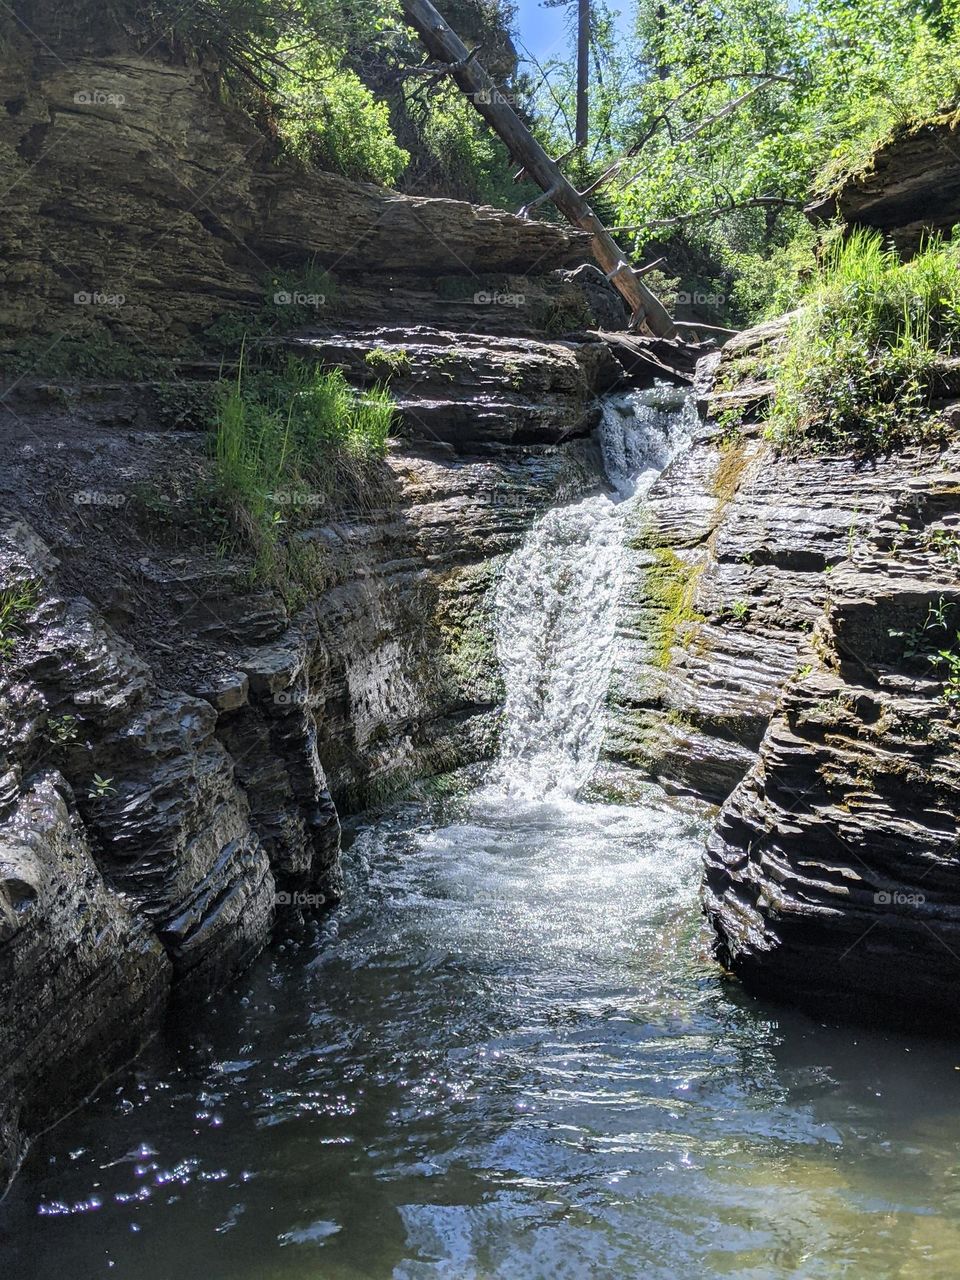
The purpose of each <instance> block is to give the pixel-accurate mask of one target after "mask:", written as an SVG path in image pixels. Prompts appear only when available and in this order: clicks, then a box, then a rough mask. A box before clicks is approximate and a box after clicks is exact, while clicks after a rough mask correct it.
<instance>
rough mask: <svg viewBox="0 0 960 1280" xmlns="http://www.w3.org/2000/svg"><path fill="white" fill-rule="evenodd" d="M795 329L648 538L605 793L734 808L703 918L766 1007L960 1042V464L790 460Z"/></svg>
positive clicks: (720, 375) (641, 524)
mask: <svg viewBox="0 0 960 1280" xmlns="http://www.w3.org/2000/svg"><path fill="white" fill-rule="evenodd" d="M783 328H784V325H783V322H780V323H778V324H771V325H766V326H761V327H760V328H759V329H757V330H754V331H753V332H752V333H748V334H744V335H741V336H740V337H739V338H738V339H735V340H734V341H733V342H732V343H730V344H729V345H728V347H727V348H725V350H724V353H723V356H722V358H721V361H720V364H719V367H718V369H717V370H716V374H715V382H714V390H713V392H712V394H711V395H710V396H709V397H708V399H707V402H706V405H705V407H706V409H707V417H706V422H705V424H704V427H703V429H702V431H701V433H700V434H699V436H698V437H697V439H696V440H695V441H694V443H693V446H692V447H691V449H690V450H689V452H687V453H686V454H684V455H682V456H681V457H679V458H678V459H677V460H676V461H675V462H674V464H673V465H672V466H671V467H670V468H669V469H668V471H667V472H666V473H665V474H664V475H663V476H662V477H661V479H660V480H659V481H658V482H657V484H656V485H655V486H654V488H653V490H652V492H651V495H650V497H649V499H648V501H647V504H646V508H645V510H644V512H643V513H642V519H641V520H640V521H638V522H637V525H636V527H635V528H634V531H633V536H632V544H631V547H630V549H629V556H630V560H629V572H628V590H627V592H626V593H625V598H624V600H623V603H622V606H621V619H620V634H621V652H620V660H619V663H618V667H617V669H616V671H615V679H614V684H613V687H612V689H611V696H610V700H609V706H608V713H607V726H606V736H605V742H604V759H603V761H602V765H601V768H600V770H599V771H598V775H597V778H596V780H595V784H596V786H597V788H598V789H599V790H601V791H603V792H606V793H607V794H611V793H612V794H613V795H616V796H627V797H629V795H630V794H631V788H632V786H633V784H634V782H635V780H636V779H637V778H638V777H643V776H645V774H646V773H648V772H649V773H652V774H653V775H654V776H656V777H658V778H659V779H660V780H661V781H662V782H663V783H664V784H665V785H666V786H667V787H669V788H672V789H676V790H681V791H688V792H692V793H694V794H697V795H700V796H703V797H706V798H708V799H711V800H714V801H716V802H723V801H725V803H724V805H723V808H722V810H721V812H720V815H719V818H718V820H717V824H716V828H715V831H714V834H713V835H712V837H711V840H710V844H709V850H708V853H707V860H706V875H705V884H704V905H705V909H706V912H707V915H708V917H709V919H710V921H711V924H712V925H713V927H714V930H715V933H716V936H717V940H718V942H717V951H718V955H719V957H720V958H721V960H722V961H723V962H724V963H725V964H726V965H728V966H729V967H730V968H731V969H732V970H733V971H734V972H735V973H736V974H737V975H738V976H740V977H741V978H742V979H743V980H744V982H745V983H746V984H748V985H749V986H750V987H751V988H752V989H754V990H758V991H762V992H764V993H766V994H768V995H773V996H777V997H780V998H785V999H788V1000H790V1001H792V1002H794V1003H798V1004H803V1005H805V1006H807V1007H809V1008H811V1009H812V1010H814V1011H815V1012H816V1013H817V1014H818V1015H819V1016H838V1017H852V1018H855V1019H863V1018H865V1017H870V1018H876V1019H879V1020H883V1021H885V1022H897V1023H900V1024H903V1025H908V1026H926V1025H930V1024H933V1025H935V1026H937V1027H938V1028H939V1029H941V1030H942V1029H943V1028H944V1026H945V1025H946V1026H949V1027H950V1028H952V1027H953V1026H954V1021H955V1018H954V1014H953V1009H954V1003H955V1002H954V990H955V983H956V980H957V978H958V977H960V933H958V926H960V906H958V903H960V895H958V891H957V890H958V881H957V874H958V856H960V796H958V794H957V787H958V781H960V772H958V764H957V761H958V759H960V756H958V747H960V719H958V715H957V707H958V698H960V686H958V685H957V683H956V680H955V674H956V671H957V670H958V669H960V557H958V548H960V474H958V461H960V454H958V452H957V450H956V448H955V447H954V446H951V447H950V448H946V449H943V450H940V449H935V448H928V449H926V450H923V451H920V450H905V451H903V452H901V453H898V454H896V455H892V456H889V457H885V458H880V459H876V460H873V461H869V462H868V461H864V460H862V459H856V458H853V457H850V456H845V455H836V456H831V455H825V454H800V455H787V454H781V453H778V452H777V450H776V449H775V448H774V446H773V445H772V444H771V443H769V442H768V441H767V440H766V439H765V438H764V436H763V432H762V428H761V425H760V422H759V418H760V417H761V416H762V415H761V412H760V411H761V410H762V406H763V403H764V401H765V399H766V398H767V397H768V396H769V394H770V390H771V385H770V383H769V381H768V379H767V372H766V371H767V369H768V367H769V363H770V359H771V356H772V355H773V354H774V353H775V350H776V346H777V344H778V343H779V342H780V341H781V339H782V334H783ZM731 408H735V409H745V410H746V421H745V424H744V425H743V426H741V427H739V428H737V429H736V430H734V431H731V429H730V428H729V427H724V426H722V425H721V422H723V421H724V419H723V418H722V416H721V415H723V414H724V412H725V411H726V410H729V409H731ZM944 412H945V413H946V415H947V417H948V419H949V420H950V421H955V419H956V408H955V407H953V408H951V407H949V406H947V407H945V409H944ZM945 1020H946V1022H945Z"/></svg>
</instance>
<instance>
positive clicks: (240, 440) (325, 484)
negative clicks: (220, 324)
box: [215, 357, 395, 585]
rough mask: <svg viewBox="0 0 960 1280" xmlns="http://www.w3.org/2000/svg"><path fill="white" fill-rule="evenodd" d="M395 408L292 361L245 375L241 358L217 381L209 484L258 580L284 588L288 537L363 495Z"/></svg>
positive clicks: (381, 394) (291, 558) (290, 560)
mask: <svg viewBox="0 0 960 1280" xmlns="http://www.w3.org/2000/svg"><path fill="white" fill-rule="evenodd" d="M394 410H395V406H394V403H393V400H392V398H391V397H390V395H389V394H388V392H387V391H386V390H385V389H384V388H382V387H377V388H374V389H373V390H370V391H366V392H363V393H358V392H356V391H354V390H353V388H351V387H350V386H349V384H348V383H347V381H346V379H345V378H344V376H343V373H342V372H341V371H340V370H339V369H335V370H333V371H331V372H327V371H324V370H322V369H320V368H318V367H317V366H315V365H312V364H309V363H306V362H303V361H299V360H295V359H292V358H291V359H289V360H288V361H287V362H286V364H285V365H284V366H283V367H282V368H281V369H279V370H272V369H269V368H261V369H250V368H247V367H246V366H245V363H244V360H243V357H241V361H240V367H239V370H238V373H237V376H236V379H235V380H234V381H232V382H230V383H224V384H221V395H220V404H219V408H218V413H217V423H216V452H215V478H216V489H217V494H218V496H219V498H220V499H221V501H223V502H224V503H225V505H226V507H227V509H228V511H229V513H230V515H231V518H232V521H233V524H234V527H235V528H236V530H237V532H238V534H239V535H240V538H241V540H242V542H243V543H245V544H246V545H247V546H248V547H249V548H250V549H251V550H252V552H253V554H254V556H255V563H256V571H257V576H258V577H265V578H268V579H271V580H274V581H278V583H279V585H282V584H283V581H284V580H285V579H286V578H287V577H288V576H289V573H290V572H291V571H295V570H296V568H297V563H296V562H297V561H298V559H299V557H298V555H297V551H298V550H300V549H296V550H295V549H293V548H291V547H289V546H288V535H289V534H291V533H293V532H295V531H296V529H297V528H298V526H299V527H303V526H305V525H309V524H316V523H317V521H318V517H320V516H322V515H326V514H329V509H330V508H331V506H333V505H335V504H338V503H339V504H342V503H343V502H345V501H346V502H349V501H351V500H353V501H358V500H360V499H361V498H362V493H363V489H364V485H365V483H366V481H367V479H368V476H369V471H370V467H371V464H373V463H374V461H375V460H376V459H379V458H382V457H383V455H384V453H385V451H386V444H387V437H388V435H389V432H390V426H391V423H392V422H393V416H394Z"/></svg>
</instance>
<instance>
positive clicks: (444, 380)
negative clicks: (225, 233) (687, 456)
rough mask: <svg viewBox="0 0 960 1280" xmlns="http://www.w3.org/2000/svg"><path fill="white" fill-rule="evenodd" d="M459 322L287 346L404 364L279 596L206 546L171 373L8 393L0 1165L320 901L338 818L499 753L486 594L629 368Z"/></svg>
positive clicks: (200, 450)
mask: <svg viewBox="0 0 960 1280" xmlns="http://www.w3.org/2000/svg"><path fill="white" fill-rule="evenodd" d="M454 337H455V335H453V334H451V333H450V332H447V331H443V330H439V329H435V328H418V329H416V330H412V331H401V330H398V329H391V330H386V331H372V332H371V331H364V330H358V329H354V330H350V331H348V332H345V333H344V334H342V335H340V337H339V338H337V337H336V336H335V335H331V334H330V333H324V334H322V335H320V336H314V337H311V336H310V335H308V334H301V335H299V336H298V337H296V338H295V339H290V340H289V341H290V342H291V343H292V344H293V345H295V346H296V348H297V350H298V351H299V352H300V354H302V355H304V356H306V357H308V358H312V359H315V360H318V361H320V362H322V363H323V364H325V365H327V366H334V365H336V366H340V367H343V368H346V369H347V370H349V371H350V372H351V373H352V375H353V377H354V380H356V381H358V382H362V381H363V380H364V379H365V378H371V377H373V376H374V371H373V369H372V368H371V366H370V365H369V364H368V362H367V361H366V360H365V354H366V353H369V352H371V351H375V352H377V353H379V355H380V357H381V358H383V355H384V353H389V352H390V351H391V350H396V351H398V352H399V351H401V350H402V351H403V352H404V353H405V359H406V360H407V361H408V366H409V367H408V368H407V370H406V372H405V373H404V374H403V375H402V376H400V377H398V379H397V381H396V384H395V392H396V395H397V398H398V400H399V402H400V404H401V405H402V416H401V420H400V423H399V431H400V434H399V436H398V438H397V439H396V440H395V441H394V442H393V444H392V446H391V449H390V451H389V453H388V455H387V457H386V459H385V460H384V461H383V463H382V464H380V465H379V468H378V470H377V471H376V472H375V473H373V474H371V476H370V477H369V484H368V493H369V502H368V503H367V504H366V505H365V506H364V507H363V509H351V508H349V507H346V508H344V507H340V508H336V509H333V510H324V511H323V512H322V521H323V522H322V523H320V522H319V521H318V522H317V524H316V525H308V526H307V527H305V528H302V529H300V530H299V531H298V533H297V534H296V537H297V539H298V540H300V542H301V543H302V546H303V548H304V549H305V554H306V553H307V552H309V553H310V554H311V555H314V556H315V557H317V560H318V563H320V564H321V565H322V575H321V579H320V585H319V586H318V589H317V592H316V594H315V595H311V596H310V597H309V598H308V599H306V600H305V601H304V603H303V604H302V605H299V606H298V607H297V608H295V609H293V608H291V607H289V606H287V605H285V604H284V602H283V600H282V599H281V598H280V597H279V596H278V595H277V594H275V593H274V591H273V590H272V589H271V588H270V587H269V586H268V585H266V584H263V583H261V584H259V585H257V584H254V586H253V587H251V584H250V579H249V572H248V571H249V566H247V565H245V564H244V563H242V562H240V561H235V560H231V559H230V558H229V557H227V558H224V557H223V556H222V555H220V554H218V551H217V540H218V537H219V534H218V533H217V529H216V526H211V525H210V523H209V517H208V514H207V513H206V512H205V510H204V503H203V501H202V499H198V494H199V493H200V492H201V491H202V484H203V481H204V476H205V475H206V473H207V470H208V467H209V463H208V455H207V445H206V439H205V436H204V435H203V434H202V433H195V432H192V431H189V430H182V429H179V427H178V426H171V425H170V422H169V416H170V415H169V406H167V405H166V404H165V402H164V400H163V397H162V396H159V395H158V393H159V391H160V389H159V388H157V389H153V390H152V389H151V388H148V387H141V388H132V389H130V391H129V392H126V391H124V390H123V389H122V388H119V387H111V386H93V385H88V384H80V383H76V384H69V385H65V384H61V385H59V386H57V387H55V388H53V387H50V386H39V385H37V384H29V385H27V384H23V385H22V386H21V387H20V388H18V389H17V393H16V394H15V395H14V396H12V397H11V399H10V400H9V401H8V402H7V403H8V406H9V409H10V412H9V413H8V415H7V417H6V419H5V421H4V424H3V426H2V428H0V476H2V480H0V503H2V507H3V512H4V521H3V525H2V536H0V590H2V592H3V595H2V597H0V604H2V605H8V606H9V609H8V612H7V614H6V615H5V617H4V627H3V632H2V634H0V643H2V646H3V651H2V654H0V671H2V676H3V681H2V688H0V730H2V736H3V741H4V748H5V760H4V766H3V769H4V774H3V782H2V788H0V1021H2V1022H3V1025H4V1028H5V1037H4V1043H3V1047H2V1050H0V1132H2V1134H3V1147H2V1150H3V1160H4V1165H3V1168H4V1170H5V1171H6V1172H9V1171H10V1169H11V1168H12V1167H13V1166H14V1165H15V1163H16V1160H17V1158H18V1155H19V1153H20V1152H22V1149H23V1145H24V1142H25V1141H26V1140H27V1138H28V1137H29V1135H30V1133H32V1132H34V1131H36V1129H37V1128H39V1127H42V1126H43V1125H45V1124H46V1123H48V1122H49V1121H50V1119H52V1118H54V1117H55V1116H56V1115H57V1114H58V1113H59V1112H60V1111H61V1110H62V1109H63V1107H64V1106H65V1105H67V1104H68V1103H69V1102H71V1101H73V1100H75V1098H76V1096H77V1092H76V1091H74V1090H73V1089H72V1088H67V1087H65V1086H63V1085H62V1082H63V1081H65V1080H68V1079H74V1078H75V1079H76V1080H77V1082H78V1083H77V1089H80V1088H88V1087H90V1086H91V1085H92V1084H94V1083H96V1081H97V1080H98V1079H99V1078H101V1077H102V1075H103V1074H104V1073H105V1071H106V1070H108V1069H109V1067H110V1066H112V1065H114V1064H115V1063H116V1062H117V1061H118V1060H120V1059H121V1058H122V1057H124V1056H129V1055H130V1054H132V1053H133V1052H135V1051H136V1049H137V1048H138V1047H139V1045H140V1044H142V1042H143V1040H144V1039H145V1038H146V1037H147V1036H149V1035H150V1034H153V1033H154V1032H155V1031H156V1030H157V1028H158V1027H159V1025H160V1023H161V1020H162V1016H163V1011H164V1009H165V1008H166V1007H167V1005H168V1003H169V1001H170V1000H172V999H177V1000H181V1001H182V1000H195V999H197V998H200V997H202V996H204V995H206V994H207V993H208V992H210V991H211V990H213V989H214V988H215V987H216V986H218V985H220V984H221V983H223V982H224V981H226V980H228V979H229V978H230V976H231V975H232V974H234V973H235V972H236V971H237V969H238V968H239V967H240V966H241V965H243V964H244V963H245V962H246V961H247V959H248V958H249V957H250V956H251V955H253V954H255V952H256V951H257V950H258V949H259V948H261V947H262V946H263V945H264V944H265V943H266V941H267V940H268V938H269V936H270V934H271V931H272V930H273V928H274V927H275V925H278V924H279V925H280V926H281V927H283V926H284V924H285V922H286V921H287V920H288V919H292V918H293V917H294V916H295V914H296V911H297V910H298V907H297V904H298V903H304V902H305V903H306V904H307V906H308V908H310V907H313V906H315V905H319V904H323V903H324V902H326V901H329V900H331V899H332V898H335V897H336V895H337V893H338V887H339V862H338V857H339V815H340V814H341V813H344V812H350V811H352V810H354V809H356V808H358V807H360V806H364V805H368V804H370V803H374V802H376V801H377V800H378V799H380V798H381V797H383V796H386V795H388V794H389V793H390V792H392V791H395V790H396V788H397V787H399V786H401V785H402V784H403V783H404V782H405V781H407V780H409V779H412V778H415V777H422V776H425V775H429V774H432V773H436V772H438V771H441V770H446V769H449V768H453V767H457V766H460V765H464V764H468V763H471V762H473V761H476V760H479V759H482V758H484V757H486V756H489V754H490V753H491V751H492V750H493V747H494V743H495V740H496V735H497V731H498V728H499V717H500V710H499V707H500V700H501V696H502V690H501V688H500V677H499V671H498V667H497V663H496V659H495V651H494V639H493V630H492V617H491V614H490V607H491V606H490V593H489V591H488V588H489V587H490V586H491V584H492V583H493V582H494V580H495V578H496V574H497V568H498V565H499V563H500V561H501V559H502V558H503V557H504V556H505V555H506V554H507V553H508V552H510V551H511V550H513V548H514V547H515V546H516V545H517V543H518V541H519V540H520V538H521V537H522V536H523V533H524V531H525V530H526V528H527V527H528V526H529V524H530V523H531V521H532V520H533V519H534V517H535V515H536V514H537V512H538V511H540V510H542V509H543V508H544V507H545V506H547V505H549V504H552V503H554V502H556V501H559V500H562V499H564V498H565V497H572V496H574V495H576V494H578V493H580V492H582V491H583V490H584V489H585V488H587V487H590V486H592V485H595V484H596V483H597V480H598V476H599V457H598V454H597V451H596V448H595V446H594V444H593V443H592V441H591V439H590V432H591V430H592V428H593V426H594V424H595V421H596V415H597V409H596V397H597V394H598V393H599V392H602V391H603V390H604V389H605V388H606V387H607V386H608V385H609V384H610V382H611V381H612V380H613V379H615V378H616V376H617V366H616V365H615V362H613V361H612V358H611V357H610V356H609V354H608V353H607V350H606V347H605V346H604V345H603V344H601V343H596V342H585V343H579V344H578V343H570V342H568V343H557V342H545V341H537V340H534V339H506V338H484V336H483V335H479V334H477V335H470V334H466V335H464V334H461V335H456V339H457V349H456V352H454V351H453V346H454ZM14 406H15V407H14ZM174 419H175V421H177V422H179V417H178V415H176V414H175V415H174ZM63 955H68V956H69V957H70V959H69V963H67V964H62V963H61V962H60V960H61V957H62V956H63ZM81 987H82V990H83V999H82V1007H80V1005H78V1004H77V1002H76V1001H74V1002H73V1004H71V1000H72V996H71V992H73V991H74V990H76V989H79V988H81ZM66 1006H69V1008H67V1007H66ZM41 1009H42V1010H43V1026H44V1028H47V1029H46V1030H44V1032H43V1034H42V1035H41V1036H39V1038H38V1033H37V1026H38V1022H37V1019H38V1016H39V1015H38V1010H41ZM54 1037H55V1040H56V1044H55V1047H54V1046H52V1045H51V1043H50V1041H51V1039H52V1038H54ZM108 1042H109V1047H110V1053H109V1054H108V1053H107V1051H106V1047H105V1046H106V1044H107V1043H108ZM40 1059H42V1060H43V1061H42V1063H41V1062H40ZM52 1080H55V1081H58V1082H61V1083H59V1084H57V1087H54V1086H53V1084H52V1083H51V1081H52Z"/></svg>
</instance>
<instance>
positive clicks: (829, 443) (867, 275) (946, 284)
mask: <svg viewBox="0 0 960 1280" xmlns="http://www.w3.org/2000/svg"><path fill="white" fill-rule="evenodd" d="M958 352H960V241H958V240H957V239H951V240H948V241H943V240H940V239H931V240H930V241H929V242H928V243H927V244H926V246H925V247H924V248H923V250H922V251H921V252H920V253H918V254H917V256H916V257H914V258H912V259H911V260H910V261H908V262H904V261H902V260H901V259H900V258H899V257H898V256H897V254H896V253H895V252H894V251H893V250H892V249H889V248H887V247H885V246H884V244H883V241H882V239H881V237H880V236H879V234H877V233H876V232H869V231H855V232H854V233H853V234H851V235H850V237H849V238H848V239H847V240H846V241H844V242H842V243H835V244H834V245H833V246H831V248H830V249H829V250H828V252H827V254H826V256H825V259H824V262H823V263H822V265H821V269H820V271H819V273H818V275H817V277H816V278H815V280H814V282H813V284H812V285H811V287H810V291H809V293H808V296H807V299H806V302H805V304H804V306H803V307H802V309H801V311H800V312H799V314H798V316H797V318H796V319H795V320H794V322H793V325H792V328H791V331H790V333H789V335H788V338H787V341H786V343H785V345H784V349H783V352H782V354H781V356H780V358H779V359H778V361H777V364H776V367H775V371H774V372H775V379H776V393H775V396H774V400H773V406H772V409H771V419H770V423H769V428H768V430H769V434H770V436H771V437H772V438H773V439H774V440H776V441H777V442H778V443H780V444H781V445H785V446H788V447H797V448H800V447H802V448H808V449H809V448H813V449H819V450H826V449H831V448H840V449H845V450H853V451H856V452H862V453H882V452H886V451H888V450H890V449H894V448H897V447H900V446H902V445H904V444H907V443H909V442H911V441H923V440H927V439H931V438H934V437H936V436H937V435H939V434H941V432H942V424H941V423H940V422H939V421H938V420H937V418H936V415H935V413H934V412H933V409H932V407H931V406H932V401H933V398H934V397H933V391H932V385H933V382H934V378H933V373H934V367H935V365H936V364H937V362H938V360H940V359H942V358H943V357H948V356H953V355H956V354H957V353H958Z"/></svg>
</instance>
